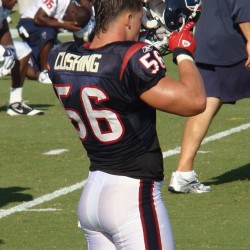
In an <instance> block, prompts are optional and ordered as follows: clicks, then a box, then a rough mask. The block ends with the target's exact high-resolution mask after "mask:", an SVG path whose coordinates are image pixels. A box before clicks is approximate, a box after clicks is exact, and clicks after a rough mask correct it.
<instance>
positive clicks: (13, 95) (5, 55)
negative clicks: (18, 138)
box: [0, 0, 44, 116]
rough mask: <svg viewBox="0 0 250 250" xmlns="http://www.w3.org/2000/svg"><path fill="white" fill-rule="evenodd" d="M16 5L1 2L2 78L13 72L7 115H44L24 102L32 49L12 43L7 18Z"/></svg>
mask: <svg viewBox="0 0 250 250" xmlns="http://www.w3.org/2000/svg"><path fill="white" fill-rule="evenodd" d="M16 3H17V1H15V0H0V62H1V67H0V77H1V76H4V75H7V74H9V73H10V72H11V92H10V99H9V105H8V108H7V114H9V115H11V116H14V115H29V116H30V115H42V114H44V112H43V111H41V110H36V109H32V108H31V107H29V106H28V105H27V104H24V102H23V100H22V92H23V84H24V79H25V76H26V72H27V65H28V59H29V57H30V53H31V49H30V48H29V46H28V45H27V44H25V43H22V42H17V41H15V42H14V44H13V41H12V37H11V34H10V31H9V26H8V22H7V20H6V16H7V15H8V14H9V12H10V10H11V9H12V8H13V7H14V6H15V4H16Z"/></svg>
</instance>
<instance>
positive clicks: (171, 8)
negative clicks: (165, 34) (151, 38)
mask: <svg viewBox="0 0 250 250" xmlns="http://www.w3.org/2000/svg"><path fill="white" fill-rule="evenodd" d="M165 6H166V7H165V12H164V22H165V26H166V28H167V29H168V30H169V31H170V32H172V31H178V30H180V28H181V27H182V26H183V25H185V23H186V22H188V21H194V22H197V21H198V19H199V17H200V14H201V0H165Z"/></svg>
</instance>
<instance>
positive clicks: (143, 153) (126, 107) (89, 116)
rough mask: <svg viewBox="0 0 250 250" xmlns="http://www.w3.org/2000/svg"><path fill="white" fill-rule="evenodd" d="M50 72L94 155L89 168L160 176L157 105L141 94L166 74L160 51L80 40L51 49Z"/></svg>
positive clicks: (142, 45) (135, 44)
mask: <svg viewBox="0 0 250 250" xmlns="http://www.w3.org/2000/svg"><path fill="white" fill-rule="evenodd" d="M48 68H49V76H50V78H51V80H52V82H53V87H54V90H55V93H56V95H57V97H58V98H59V100H60V102H61V104H62V105H63V107H64V108H65V110H66V112H67V114H68V116H69V118H70V120H71V122H72V124H73V125H74V127H75V129H76V130H77V132H78V134H79V138H80V140H81V141H82V144H83V146H84V147H85V149H86V150H87V154H88V156H89V158H90V170H91V171H95V170H100V171H104V172H107V173H110V174H115V175H123V176H129V177H133V178H140V179H151V180H162V179H163V159H162V152H161V149H160V146H159V142H158V139H157V133H156V124H155V122H156V111H155V109H153V108H151V107H149V106H148V105H147V104H146V103H144V102H143V101H141V99H140V95H141V94H142V93H143V92H145V91H147V90H148V89H150V88H151V87H153V86H155V85H156V84H157V82H158V81H159V80H160V79H161V78H163V77H164V76H165V73H166V68H165V65H164V62H163V60H162V58H161V56H160V54H159V52H158V51H157V50H156V49H155V48H154V47H152V46H151V45H148V44H146V43H141V42H140V43H138V42H115V43H111V44H108V45H106V46H104V47H101V48H98V49H89V48H88V46H87V45H86V44H85V45H82V44H80V43H77V42H69V43H64V44H61V45H59V46H56V47H55V48H54V49H52V50H51V52H50V54H49V59H48Z"/></svg>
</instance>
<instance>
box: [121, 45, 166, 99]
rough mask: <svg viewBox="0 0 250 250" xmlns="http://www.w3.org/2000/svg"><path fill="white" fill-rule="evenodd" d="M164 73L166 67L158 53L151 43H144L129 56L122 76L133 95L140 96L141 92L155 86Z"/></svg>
mask: <svg viewBox="0 0 250 250" xmlns="http://www.w3.org/2000/svg"><path fill="white" fill-rule="evenodd" d="M165 74H166V67H165V64H164V61H163V58H162V57H161V55H160V53H159V52H158V50H157V49H156V48H154V47H153V46H151V45H148V44H144V46H143V47H141V49H139V50H137V52H135V53H134V55H133V56H132V57H131V58H130V60H129V62H128V65H127V67H126V69H125V71H124V77H125V78H130V80H129V81H126V82H127V83H128V84H129V85H130V86H128V87H129V88H130V89H131V88H132V89H133V91H134V93H135V95H137V96H140V95H141V94H143V92H145V91H147V90H148V89H150V88H152V87H153V86H155V85H156V84H157V83H158V82H159V80H160V79H161V78H163V77H164V76H165Z"/></svg>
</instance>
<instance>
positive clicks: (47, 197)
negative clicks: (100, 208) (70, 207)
mask: <svg viewBox="0 0 250 250" xmlns="http://www.w3.org/2000/svg"><path fill="white" fill-rule="evenodd" d="M84 183H85V180H84V181H82V182H79V183H76V184H74V185H72V186H70V187H64V188H61V189H58V190H56V191H55V192H53V193H50V194H46V195H43V196H41V197H39V198H37V199H35V200H33V201H28V202H24V203H22V204H20V205H17V206H15V207H12V208H9V209H5V210H0V219H1V218H3V217H6V216H8V215H11V214H14V213H16V212H23V211H25V210H27V209H29V208H31V207H34V206H36V205H39V204H42V203H44V202H46V201H50V200H53V199H55V198H57V197H60V196H62V195H66V194H68V193H71V192H73V191H75V190H77V189H80V188H82V187H83V186H84Z"/></svg>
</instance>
